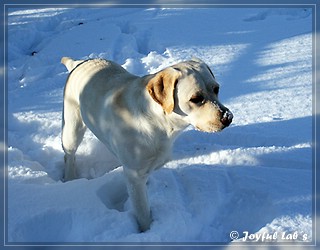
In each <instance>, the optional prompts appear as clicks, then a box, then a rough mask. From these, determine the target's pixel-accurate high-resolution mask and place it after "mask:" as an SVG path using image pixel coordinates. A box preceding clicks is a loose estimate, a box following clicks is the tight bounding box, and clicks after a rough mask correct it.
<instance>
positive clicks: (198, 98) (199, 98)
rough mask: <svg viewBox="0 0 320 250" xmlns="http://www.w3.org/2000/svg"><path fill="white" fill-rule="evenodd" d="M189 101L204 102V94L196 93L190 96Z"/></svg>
mask: <svg viewBox="0 0 320 250" xmlns="http://www.w3.org/2000/svg"><path fill="white" fill-rule="evenodd" d="M190 102H192V103H194V104H203V103H204V96H203V95H201V94H197V95H194V96H192V97H191V99H190Z"/></svg>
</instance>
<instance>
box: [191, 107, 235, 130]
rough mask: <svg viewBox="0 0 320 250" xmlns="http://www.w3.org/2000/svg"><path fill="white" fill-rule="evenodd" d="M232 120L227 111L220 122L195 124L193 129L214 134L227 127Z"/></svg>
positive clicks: (231, 115)
mask: <svg viewBox="0 0 320 250" xmlns="http://www.w3.org/2000/svg"><path fill="white" fill-rule="evenodd" d="M232 120H233V114H232V113H231V112H230V111H229V110H227V111H226V112H224V114H223V115H222V117H221V118H220V120H216V121H212V122H209V123H207V124H202V125H200V124H197V125H195V126H194V127H195V128H196V129H197V130H199V131H201V132H207V133H215V132H220V131H222V130H223V129H224V128H226V127H229V126H230V124H231V123H232Z"/></svg>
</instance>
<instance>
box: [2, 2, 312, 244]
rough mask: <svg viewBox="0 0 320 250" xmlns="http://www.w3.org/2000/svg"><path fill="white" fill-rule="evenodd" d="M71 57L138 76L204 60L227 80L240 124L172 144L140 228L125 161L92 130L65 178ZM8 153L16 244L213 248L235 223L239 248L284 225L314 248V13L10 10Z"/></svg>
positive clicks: (227, 98)
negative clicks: (71, 175)
mask: <svg viewBox="0 0 320 250" xmlns="http://www.w3.org/2000/svg"><path fill="white" fill-rule="evenodd" d="M62 56H70V57H74V58H77V59H80V58H82V59H84V58H96V57H102V58H107V59H111V60H114V61H116V62H118V63H120V64H121V65H123V66H124V67H125V68H126V69H127V70H129V71H130V72H132V73H134V74H137V75H144V74H148V73H154V72H156V71H158V70H160V69H162V68H164V67H166V66H168V65H171V64H173V63H176V62H179V61H182V60H188V59H190V58H192V57H193V56H195V57H199V58H201V59H202V60H204V61H205V62H206V63H207V64H208V65H209V66H210V67H211V69H212V70H213V72H214V74H215V76H216V78H217V80H218V81H219V82H220V84H221V94H220V100H221V101H222V103H224V104H225V105H226V106H227V107H229V108H230V109H231V111H232V112H233V114H234V121H233V123H232V125H231V126H230V127H229V128H227V129H225V130H224V131H223V132H221V133H216V134H206V133H201V132H198V131H195V130H194V129H193V128H188V129H187V130H186V131H185V132H184V133H183V134H182V135H181V136H180V137H179V138H178V139H177V141H176V143H175V147H174V152H173V157H172V159H173V160H172V161H171V162H169V163H168V164H166V165H165V166H164V167H163V168H162V169H160V170H158V171H156V172H154V173H153V174H152V175H151V176H150V179H149V182H148V193H149V199H150V203H151V209H152V216H153V220H154V221H153V223H152V225H151V229H150V230H149V231H147V232H145V233H139V232H138V229H137V225H136V222H135V220H134V217H133V214H132V209H131V205H130V202H129V201H128V195H127V192H126V187H125V182H124V178H123V175H122V167H121V166H120V167H118V165H117V163H116V161H115V159H114V158H113V157H112V156H111V155H110V154H109V153H108V152H106V150H105V148H104V146H103V145H102V144H101V143H100V142H99V141H98V140H97V139H96V138H95V137H94V136H93V135H92V134H91V133H90V132H87V134H86V135H85V139H84V141H83V144H82V145H81V146H80V148H79V150H78V154H77V162H78V166H79V169H80V174H81V177H82V178H80V179H77V180H74V181H70V182H66V183H63V182H61V181H60V179H61V177H62V173H63V152H62V149H61V143H60V132H61V110H62V99H63V87H64V84H65V81H66V78H67V75H68V74H67V70H66V68H65V67H64V66H63V65H61V64H60V59H61V57H62ZM8 147H9V148H8V169H7V170H8V171H7V172H8V173H7V174H8V178H7V179H8V188H7V192H8V201H7V206H8V209H7V216H8V217H7V229H8V230H7V243H8V244H17V243H18V244H19V243H22V244H33V243H39V242H40V243H42V244H49V243H50V242H51V243H52V242H53V243H54V244H58V245H59V244H64V243H67V242H75V243H76V242H80V243H83V244H84V243H90V242H91V243H92V242H98V243H100V244H108V243H110V242H122V243H124V242H127V243H130V242H149V243H150V242H152V243H165V242H176V243H184V244H185V243H190V242H193V243H198V244H202V243H212V244H217V243H219V242H222V243H223V242H224V243H228V242H231V238H230V233H231V232H232V231H237V232H238V233H239V239H238V242H243V239H244V238H243V237H244V236H245V235H244V233H243V232H249V234H254V233H260V234H262V233H263V232H265V233H269V234H273V233H275V232H279V234H280V233H286V234H293V233H297V234H298V237H297V238H296V239H289V240H284V241H286V243H292V242H293V241H301V242H304V241H306V242H309V243H310V242H311V241H312V240H313V236H312V12H311V9H299V8H288V9H280V8H271V9H266V8H260V9H259V8H209V9H203V8H190V9H174V8H163V9H160V8H153V9H143V8H92V9H88V8H75V9H71V8H65V9H62V8H47V9H23V8H21V9H18V8H10V9H9V12H8ZM304 235H307V237H306V238H305V237H303V236H304ZM276 241H282V240H281V239H280V237H279V238H278V239H276ZM236 243H237V241H235V242H233V243H232V244H236Z"/></svg>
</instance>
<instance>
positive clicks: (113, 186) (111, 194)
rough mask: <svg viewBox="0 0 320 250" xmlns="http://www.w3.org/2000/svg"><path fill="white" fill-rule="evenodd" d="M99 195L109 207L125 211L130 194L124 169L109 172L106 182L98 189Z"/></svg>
mask: <svg viewBox="0 0 320 250" xmlns="http://www.w3.org/2000/svg"><path fill="white" fill-rule="evenodd" d="M97 196H98V197H99V199H100V200H101V202H102V203H103V204H104V205H105V206H106V207H107V208H109V209H115V210H118V211H119V212H124V211H125V210H126V202H127V200H128V197H129V196H128V192H127V187H126V182H125V177H124V175H123V173H122V171H120V170H119V171H114V172H112V173H109V174H108V176H107V181H106V182H105V184H103V185H102V186H101V187H100V188H99V189H98V190H97Z"/></svg>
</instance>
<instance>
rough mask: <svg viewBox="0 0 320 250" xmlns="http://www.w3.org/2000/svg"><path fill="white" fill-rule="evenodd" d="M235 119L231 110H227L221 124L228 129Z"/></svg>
mask: <svg viewBox="0 0 320 250" xmlns="http://www.w3.org/2000/svg"><path fill="white" fill-rule="evenodd" d="M232 119H233V114H232V113H231V112H230V110H226V111H225V112H224V114H223V116H222V118H221V123H222V124H223V125H224V126H225V127H228V126H229V125H230V124H231V122H232Z"/></svg>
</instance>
